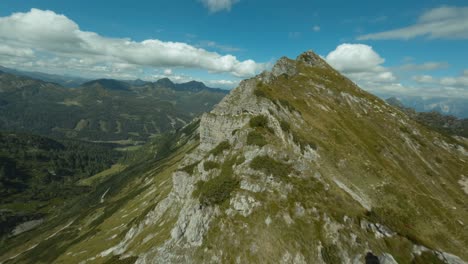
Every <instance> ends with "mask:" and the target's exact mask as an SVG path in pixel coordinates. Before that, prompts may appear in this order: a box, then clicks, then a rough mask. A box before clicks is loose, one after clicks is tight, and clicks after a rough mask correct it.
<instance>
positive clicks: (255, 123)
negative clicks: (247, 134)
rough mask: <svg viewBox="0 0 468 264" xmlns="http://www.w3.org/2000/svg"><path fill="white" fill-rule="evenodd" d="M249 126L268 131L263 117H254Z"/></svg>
mask: <svg viewBox="0 0 468 264" xmlns="http://www.w3.org/2000/svg"><path fill="white" fill-rule="evenodd" d="M249 125H250V127H251V128H256V127H260V128H267V129H268V118H267V117H266V116H264V115H258V116H254V117H252V118H251V119H250V121H249Z"/></svg>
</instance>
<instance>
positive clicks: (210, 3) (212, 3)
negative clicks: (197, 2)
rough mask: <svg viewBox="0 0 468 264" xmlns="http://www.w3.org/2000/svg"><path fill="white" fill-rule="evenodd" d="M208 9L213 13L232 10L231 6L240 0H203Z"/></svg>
mask: <svg viewBox="0 0 468 264" xmlns="http://www.w3.org/2000/svg"><path fill="white" fill-rule="evenodd" d="M201 2H202V3H203V4H204V5H205V7H206V8H208V10H210V12H212V13H216V12H219V11H223V10H227V11H230V10H231V7H232V6H233V5H234V4H235V3H237V2H239V0H201Z"/></svg>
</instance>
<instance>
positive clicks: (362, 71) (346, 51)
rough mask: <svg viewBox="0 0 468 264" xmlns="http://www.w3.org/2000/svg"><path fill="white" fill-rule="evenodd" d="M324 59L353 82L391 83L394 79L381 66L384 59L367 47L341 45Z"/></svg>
mask: <svg viewBox="0 0 468 264" xmlns="http://www.w3.org/2000/svg"><path fill="white" fill-rule="evenodd" d="M325 59H326V61H327V62H328V63H329V64H330V65H331V66H333V67H334V68H335V69H337V70H338V71H340V72H342V73H344V74H345V75H347V76H348V77H350V78H351V79H353V80H354V81H358V82H359V81H366V82H391V81H394V80H395V79H396V77H395V76H394V75H393V73H392V72H391V71H389V70H388V69H387V68H385V67H383V66H382V64H383V63H384V62H385V59H383V58H382V57H381V56H380V55H379V54H377V52H375V51H374V50H373V49H372V47H371V46H368V45H364V44H348V43H345V44H341V45H339V46H338V47H336V49H335V50H333V51H331V52H330V53H329V54H328V55H327V56H326V58H325Z"/></svg>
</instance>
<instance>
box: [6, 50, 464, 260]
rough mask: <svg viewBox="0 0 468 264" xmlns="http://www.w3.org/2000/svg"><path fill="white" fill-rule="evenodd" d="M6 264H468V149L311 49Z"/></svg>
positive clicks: (15, 248) (16, 248)
mask: <svg viewBox="0 0 468 264" xmlns="http://www.w3.org/2000/svg"><path fill="white" fill-rule="evenodd" d="M161 146H164V148H154V149H151V151H152V153H151V155H147V157H146V159H142V160H140V161H139V162H136V163H135V164H134V165H132V166H129V167H128V168H127V169H126V170H124V171H122V172H121V173H119V174H116V175H114V176H112V177H111V178H109V179H108V180H106V181H104V182H103V183H102V184H100V185H99V186H98V187H96V190H95V191H94V192H93V193H92V194H91V195H88V196H86V197H84V198H82V199H81V200H79V201H77V202H75V203H73V204H70V206H69V207H68V208H67V210H65V211H64V212H62V213H61V214H59V215H56V216H55V217H52V218H51V219H48V220H47V221H46V222H44V223H43V224H41V225H39V226H38V227H37V228H36V229H34V230H32V231H29V232H26V233H22V234H20V235H18V236H15V237H11V238H9V239H8V240H7V242H8V243H5V244H4V245H5V246H3V247H2V248H1V249H0V256H1V258H0V262H2V263H141V264H142V263H297V264H299V263H326V264H332V263H385V264H390V263H452V264H455V263H457V264H458V263H466V261H467V260H468V251H467V250H466V249H467V248H468V229H467V225H468V208H467V197H468V165H467V162H468V148H467V145H466V141H465V143H464V142H463V141H462V139H461V138H453V137H450V136H447V135H443V134H440V133H438V132H436V131H433V130H431V129H429V128H427V127H425V126H423V125H422V124H420V123H417V122H415V121H413V119H411V118H409V117H408V116H407V115H406V114H405V113H404V112H402V111H400V110H398V109H397V108H394V107H392V106H390V105H388V104H387V103H385V102H384V101H382V100H380V99H379V98H377V97H375V96H373V95H371V94H369V93H367V92H365V91H363V90H362V89H360V88H359V87H358V86H356V85H355V84H354V83H353V82H351V81H350V80H348V79H347V78H346V77H344V76H342V75H341V74H340V73H338V72H337V71H335V70H334V69H333V68H331V67H330V66H329V65H328V64H327V63H326V62H325V61H324V60H322V59H321V58H320V57H319V56H317V55H316V54H315V53H313V52H311V51H308V52H305V53H303V54H301V55H299V56H298V57H297V58H296V59H295V60H292V59H289V58H285V57H283V58H281V59H280V60H279V61H278V62H277V63H276V65H275V66H274V67H273V69H272V70H271V72H263V73H262V74H260V75H258V76H256V77H254V78H251V79H247V80H244V81H242V82H241V83H240V85H239V86H238V87H237V88H236V89H234V90H232V91H231V93H230V94H229V95H227V96H226V97H225V98H224V99H223V100H222V101H221V102H220V103H219V104H218V105H217V106H216V107H215V108H214V109H213V110H212V111H211V112H209V113H206V114H204V115H203V116H202V117H201V118H200V119H198V120H195V121H193V122H192V123H191V124H189V125H187V126H186V127H184V128H183V129H181V130H178V131H177V133H175V134H171V135H168V137H167V138H166V142H163V143H161Z"/></svg>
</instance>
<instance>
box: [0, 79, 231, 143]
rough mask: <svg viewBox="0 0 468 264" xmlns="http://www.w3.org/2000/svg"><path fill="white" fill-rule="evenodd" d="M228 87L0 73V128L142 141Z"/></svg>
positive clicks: (182, 120) (176, 124) (205, 107)
mask: <svg viewBox="0 0 468 264" xmlns="http://www.w3.org/2000/svg"><path fill="white" fill-rule="evenodd" d="M224 96H225V92H224V91H219V90H216V89H210V88H207V89H204V90H200V91H196V92H193V91H191V90H190V91H185V90H183V91H178V90H175V88H171V87H163V86H160V85H155V84H153V83H144V84H142V83H140V84H139V85H138V86H132V85H131V84H129V83H127V82H123V81H117V80H109V79H100V80H94V81H90V82H87V83H85V84H83V85H82V86H81V87H80V88H76V89H65V88H63V87H61V86H59V85H57V84H54V83H47V82H43V81H40V80H35V79H30V78H26V77H20V76H16V75H11V74H7V73H0V130H7V131H20V132H29V133H35V134H41V135H46V136H54V137H67V138H76V139H83V140H88V141H122V142H130V143H135V142H142V141H146V140H147V139H148V138H149V137H151V136H154V135H156V134H160V133H164V132H166V131H170V130H174V129H176V128H180V127H182V126H184V125H185V124H187V123H188V122H190V120H192V119H193V118H194V117H195V116H197V115H199V114H201V113H203V112H205V111H209V110H211V109H212V107H213V106H214V105H215V104H216V103H218V102H219V101H220V100H221V99H222V98H223V97H224Z"/></svg>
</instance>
